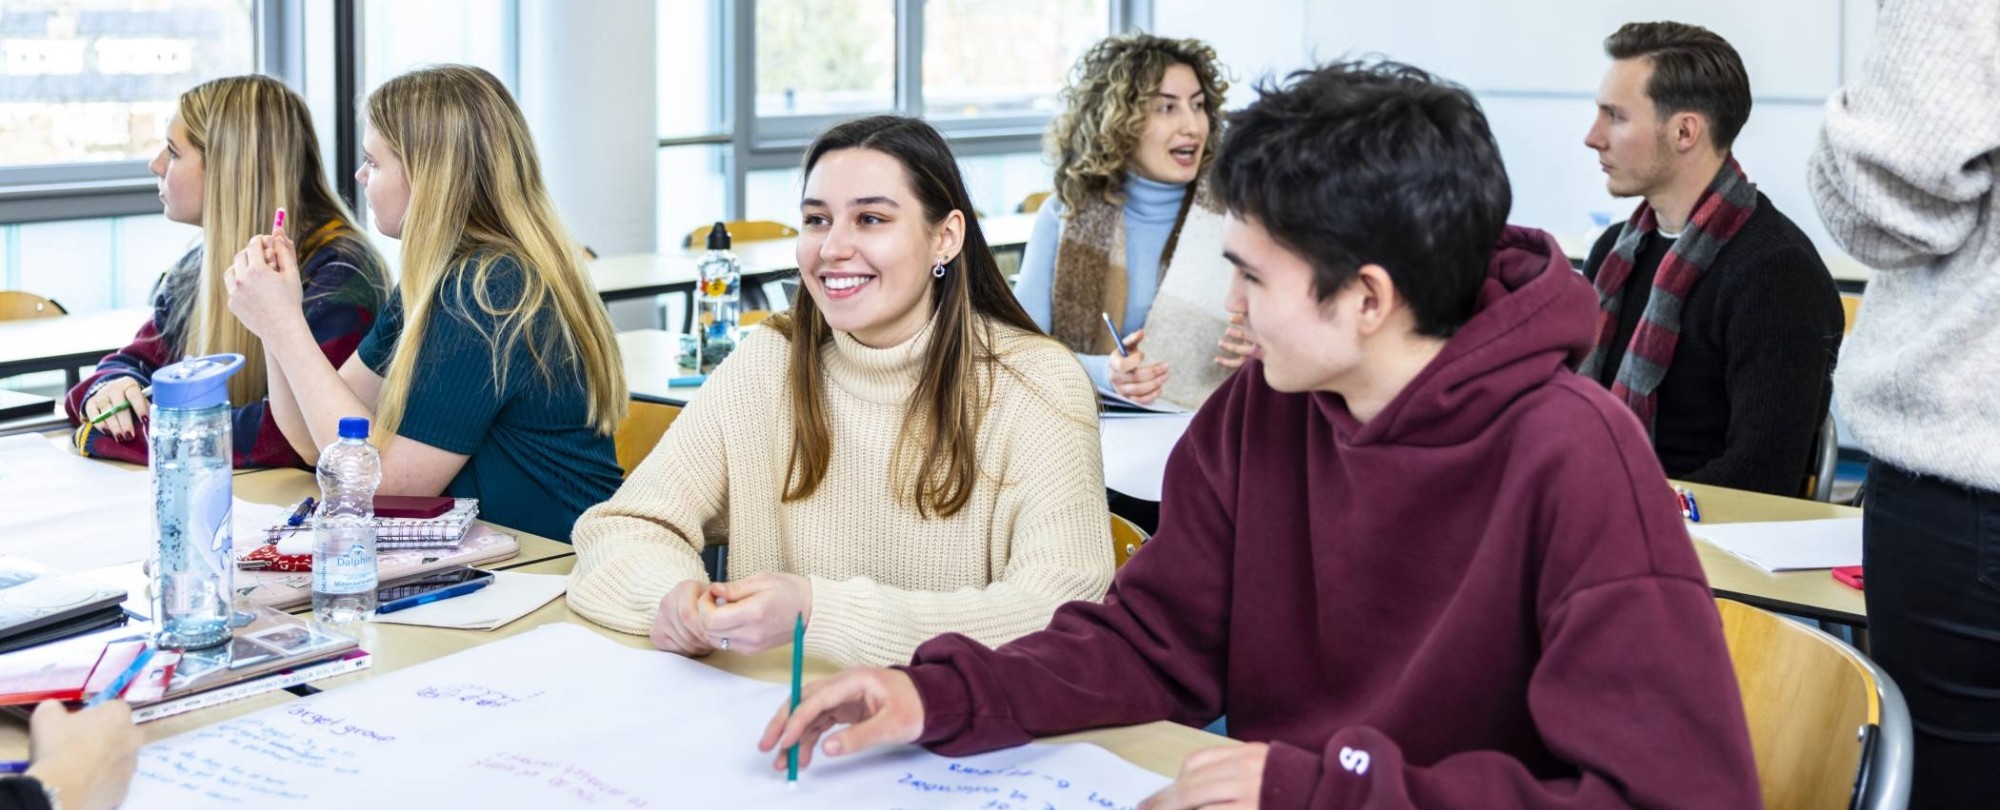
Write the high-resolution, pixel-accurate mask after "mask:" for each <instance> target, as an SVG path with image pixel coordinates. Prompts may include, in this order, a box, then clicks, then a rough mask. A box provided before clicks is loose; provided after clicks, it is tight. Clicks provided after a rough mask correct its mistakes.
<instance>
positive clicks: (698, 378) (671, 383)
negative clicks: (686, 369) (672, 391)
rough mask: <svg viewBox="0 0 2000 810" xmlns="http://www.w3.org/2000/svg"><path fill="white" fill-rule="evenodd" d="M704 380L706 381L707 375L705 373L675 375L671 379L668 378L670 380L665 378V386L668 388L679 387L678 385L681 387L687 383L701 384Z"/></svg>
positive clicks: (687, 384)
mask: <svg viewBox="0 0 2000 810" xmlns="http://www.w3.org/2000/svg"><path fill="white" fill-rule="evenodd" d="M705 382H708V375H707V374H695V375H692V376H687V377H675V378H673V379H670V380H667V387H668V388H680V387H683V386H689V385H700V384H702V383H705Z"/></svg>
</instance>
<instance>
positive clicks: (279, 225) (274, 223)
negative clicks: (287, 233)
mask: <svg viewBox="0 0 2000 810" xmlns="http://www.w3.org/2000/svg"><path fill="white" fill-rule="evenodd" d="M283 230H285V209H283V208H280V209H278V217H277V218H276V219H273V220H271V232H272V233H279V232H282V231H283Z"/></svg>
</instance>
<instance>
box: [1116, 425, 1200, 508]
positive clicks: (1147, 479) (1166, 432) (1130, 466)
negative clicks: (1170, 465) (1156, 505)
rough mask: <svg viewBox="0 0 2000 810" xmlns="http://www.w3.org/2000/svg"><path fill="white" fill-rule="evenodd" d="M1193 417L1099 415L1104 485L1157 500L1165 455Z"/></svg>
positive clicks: (1135, 496) (1163, 475)
mask: <svg viewBox="0 0 2000 810" xmlns="http://www.w3.org/2000/svg"><path fill="white" fill-rule="evenodd" d="M1193 421H1194V414H1191V413H1179V414H1171V415H1149V416H1146V417H1144V418H1121V417H1113V416H1110V415H1108V414H1107V415H1105V416H1103V417H1101V418H1099V419H1098V420H1097V426H1098V430H1099V431H1100V433H1101V434H1102V435H1101V439H1100V443H1101V447H1102V450H1103V453H1104V486H1105V487H1106V488H1108V489H1110V490H1112V491H1113V492H1118V493H1120V494H1123V495H1127V496H1130V497H1133V498H1138V499H1140V500H1146V501H1158V500H1159V499H1160V487H1161V484H1162V482H1164V481H1165V480H1166V477H1167V456H1168V455H1169V454H1171V453H1172V452H1173V450H1174V445H1176V444H1179V443H1180V440H1181V434H1183V433H1186V432H1187V428H1188V423H1190V422H1193Z"/></svg>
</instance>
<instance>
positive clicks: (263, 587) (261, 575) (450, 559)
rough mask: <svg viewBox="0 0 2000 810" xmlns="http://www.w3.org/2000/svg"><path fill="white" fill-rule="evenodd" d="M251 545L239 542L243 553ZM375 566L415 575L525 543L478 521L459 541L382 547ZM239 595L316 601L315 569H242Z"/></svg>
mask: <svg viewBox="0 0 2000 810" xmlns="http://www.w3.org/2000/svg"><path fill="white" fill-rule="evenodd" d="M250 550H251V549H250V548H247V547H241V546H239V547H238V548H237V550H236V555H237V556H238V557H242V556H243V555H244V554H247V553H249V552H250ZM378 552H379V553H377V554H376V555H375V570H376V571H377V572H378V573H377V576H379V577H381V581H383V582H387V581H389V580H392V579H396V578H398V577H407V576H415V575H417V574H422V573H426V572H430V571H436V570H438V569H440V568H446V567H449V566H453V565H475V566H476V565H484V564H487V563H491V562H497V561H499V560H504V559H507V558H509V557H513V556H514V555H516V554H519V553H521V543H520V541H517V540H515V539H514V536H513V535H509V534H501V533H500V532H498V531H495V530H494V528H493V527H492V526H488V525H486V524H474V525H473V527H472V528H471V529H470V530H468V531H467V532H466V533H465V537H464V538H463V539H462V540H461V541H460V542H459V543H458V544H456V545H453V546H448V547H446V548H439V549H416V548H397V549H390V548H378ZM233 576H234V577H235V588H236V594H237V595H238V596H241V597H244V598H246V599H249V600H250V601H251V602H254V603H256V604H260V605H265V606H268V607H273V608H277V609H279V610H291V609H293V608H296V607H301V606H304V605H307V604H311V602H312V572H311V571H274V570H248V571H244V570H239V571H236V572H235V573H234V575H233Z"/></svg>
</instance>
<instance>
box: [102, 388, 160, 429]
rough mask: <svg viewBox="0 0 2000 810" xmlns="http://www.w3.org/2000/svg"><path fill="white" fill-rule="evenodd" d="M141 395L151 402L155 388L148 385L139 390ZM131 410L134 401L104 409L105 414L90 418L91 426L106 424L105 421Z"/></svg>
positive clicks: (124, 401)
mask: <svg viewBox="0 0 2000 810" xmlns="http://www.w3.org/2000/svg"><path fill="white" fill-rule="evenodd" d="M139 393H141V394H144V395H145V397H146V399H149V400H150V399H152V398H153V387H152V386H150V385H148V386H146V387H145V388H141V389H139ZM131 409H132V400H129V399H127V400H122V401H120V402H119V403H118V404H116V405H113V406H111V407H109V408H106V409H104V412H103V413H100V414H98V415H96V416H93V417H90V424H92V425H101V424H104V420H106V419H110V418H111V417H113V416H117V415H118V414H121V413H124V412H125V411H128V410H131Z"/></svg>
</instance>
